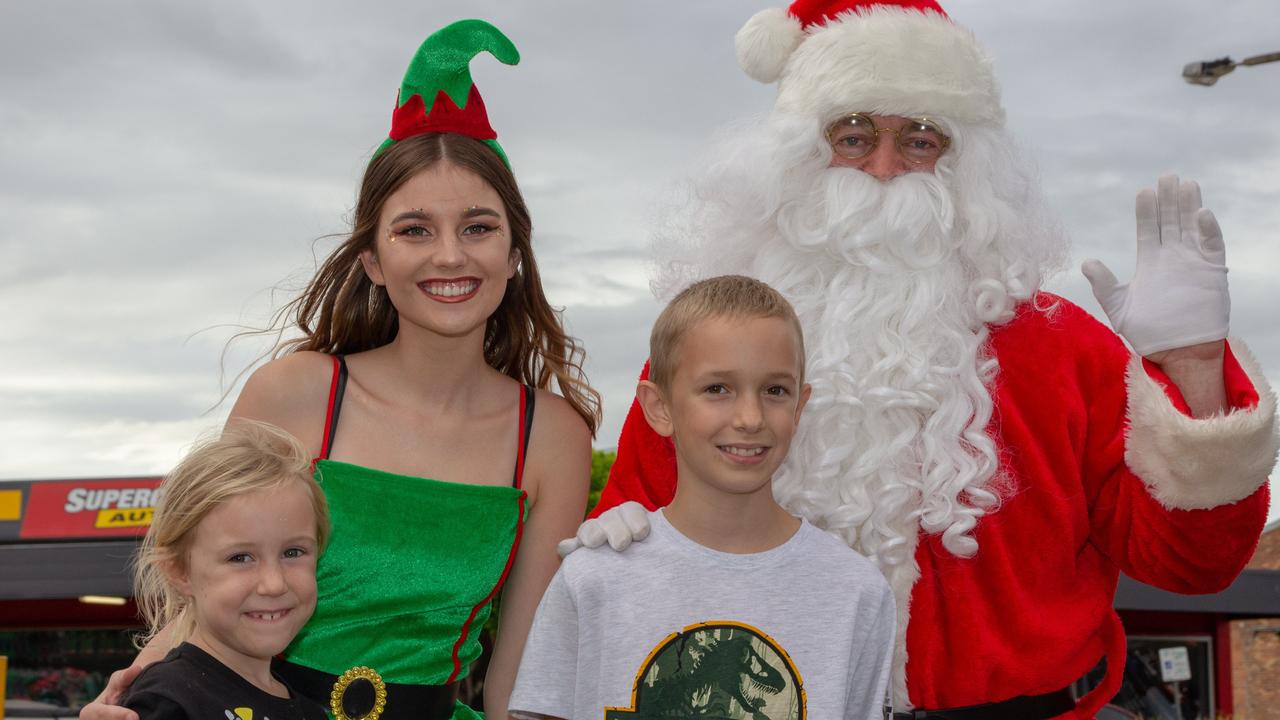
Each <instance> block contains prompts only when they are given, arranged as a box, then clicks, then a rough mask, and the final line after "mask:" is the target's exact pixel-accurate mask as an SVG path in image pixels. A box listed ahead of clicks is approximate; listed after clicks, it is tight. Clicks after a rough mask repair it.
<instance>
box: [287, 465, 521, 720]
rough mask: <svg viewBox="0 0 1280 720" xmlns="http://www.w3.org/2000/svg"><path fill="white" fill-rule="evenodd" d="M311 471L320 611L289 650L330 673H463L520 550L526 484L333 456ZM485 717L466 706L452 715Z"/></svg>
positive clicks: (413, 677)
mask: <svg viewBox="0 0 1280 720" xmlns="http://www.w3.org/2000/svg"><path fill="white" fill-rule="evenodd" d="M316 478H317V479H318V480H320V484H321V486H322V487H323V488H324V492H325V497H326V498H327V499H328V501H329V512H330V517H331V518H332V522H333V534H332V535H331V537H330V540H329V544H328V547H327V548H326V549H325V552H324V555H323V556H321V558H320V563H319V566H318V567H317V569H316V584H317V587H318V591H319V595H318V597H317V602H316V611H315V614H314V615H312V616H311V621H310V622H308V623H307V625H306V627H304V628H303V629H302V632H301V633H299V634H298V636H297V637H296V638H295V639H294V641H293V644H292V645H290V646H289V649H288V650H286V651H285V657H286V659H287V660H288V661H289V662H293V663H297V664H300V665H304V666H306V667H310V668H313V669H316V670H321V671H324V672H327V673H330V674H333V675H341V674H342V673H343V672H344V671H346V670H347V669H349V668H351V667H354V666H358V665H366V666H368V667H371V668H373V669H374V670H375V671H377V672H378V674H380V675H381V676H382V679H383V680H384V681H385V682H388V683H399V684H411V685H442V684H445V683H450V682H454V681H456V680H458V679H460V678H462V677H465V676H466V674H467V670H468V669H469V668H470V667H471V663H473V662H474V661H475V659H476V658H477V657H479V656H480V642H479V633H480V629H481V628H482V627H484V623H485V621H486V620H487V619H488V617H489V612H490V610H491V604H492V600H493V596H494V595H495V594H496V593H497V590H498V587H499V584H500V582H501V580H503V579H504V578H505V575H506V572H507V570H508V568H509V565H510V563H511V561H512V559H513V558H514V555H515V553H514V545H515V543H516V541H517V538H518V534H519V531H520V525H521V523H520V520H521V515H522V514H523V512H524V493H523V491H521V490H518V489H516V488H514V487H496V486H488V485H464V484H459V483H449V482H440V481H438V480H424V479H421V478H415V477H407V476H403V475H393V474H391V473H385V472H381V471H378V470H371V469H369V468H364V467H360V466H358V465H349V464H347V463H341V462H334V461H332V460H321V461H320V462H319V463H317V466H316ZM317 699H318V700H322V701H323V703H324V704H325V705H326V706H327V705H328V698H317ZM479 717H481V715H480V714H479V713H477V712H475V711H473V710H471V709H470V708H468V707H466V706H464V705H462V704H461V703H459V704H458V705H457V707H456V708H455V710H454V713H453V718H454V719H455V720H462V719H464V718H479Z"/></svg>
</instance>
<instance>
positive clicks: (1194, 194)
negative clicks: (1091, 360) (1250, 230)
mask: <svg viewBox="0 0 1280 720" xmlns="http://www.w3.org/2000/svg"><path fill="white" fill-rule="evenodd" d="M1156 188H1157V190H1156V191H1155V192H1152V191H1151V189H1150V188H1146V189H1143V190H1142V192H1140V193H1138V201H1137V215H1138V262H1137V266H1136V268H1135V269H1134V273H1133V279H1132V280H1130V281H1129V282H1128V283H1127V284H1124V285H1121V284H1120V283H1118V282H1117V281H1116V276H1115V275H1114V274H1112V272H1111V271H1110V270H1109V269H1107V266H1106V265H1103V264H1102V263H1101V262H1099V261H1098V260H1086V261H1085V263H1084V265H1083V266H1082V267H1081V268H1080V269H1081V270H1082V271H1083V272H1084V275H1085V277H1087V278H1089V284H1090V285H1092V286H1093V296H1094V297H1096V298H1097V299H1098V304H1099V305H1101V306H1102V310H1103V311H1104V312H1106V313H1107V317H1108V318H1110V319H1111V327H1113V328H1115V331H1116V332H1118V333H1120V334H1121V335H1123V336H1124V338H1125V339H1126V340H1128V341H1129V344H1130V345H1132V346H1133V349H1134V350H1135V351H1137V353H1138V354H1139V355H1151V354H1152V353H1157V352H1160V351H1162V350H1171V349H1173V348H1181V347H1188V346H1190V345H1196V344H1198V343H1204V342H1210V341H1212V340H1221V339H1223V338H1225V337H1226V336H1227V326H1228V320H1229V318H1230V316H1231V296H1230V294H1229V293H1228V292H1227V265H1226V259H1227V251H1226V246H1225V245H1223V243H1222V230H1221V229H1219V228H1218V221H1217V220H1216V219H1214V217H1213V213H1212V212H1210V211H1209V210H1208V209H1206V208H1202V207H1200V186H1199V185H1197V184H1196V183H1194V182H1192V181H1190V180H1188V181H1186V182H1183V183H1179V182H1178V176H1177V175H1165V176H1163V177H1161V178H1160V179H1159V181H1157V183H1156Z"/></svg>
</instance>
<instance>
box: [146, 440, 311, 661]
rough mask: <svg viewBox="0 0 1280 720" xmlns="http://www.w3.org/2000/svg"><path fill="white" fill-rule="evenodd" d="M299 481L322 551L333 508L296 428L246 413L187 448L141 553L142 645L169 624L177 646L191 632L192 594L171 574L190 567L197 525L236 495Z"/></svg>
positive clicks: (164, 485) (166, 481)
mask: <svg viewBox="0 0 1280 720" xmlns="http://www.w3.org/2000/svg"><path fill="white" fill-rule="evenodd" d="M295 482H296V483H302V485H303V487H305V488H306V489H307V492H308V494H309V495H310V496H311V506H312V508H313V509H314V511H315V519H316V542H317V551H320V550H323V549H324V545H325V542H326V541H327V540H328V537H329V508H328V505H327V503H326V502H325V499H324V493H323V492H322V491H321V490H320V486H319V485H317V484H316V481H315V479H314V478H313V477H312V468H311V459H310V455H309V453H308V452H307V449H306V448H305V447H304V446H303V445H302V443H300V442H298V440H297V439H295V438H294V437H293V436H292V435H290V434H288V433H286V432H285V431H283V430H281V429H280V428H278V427H276V426H274V425H269V424H267V423H262V422H257V421H254V420H243V419H241V420H236V421H235V422H234V423H232V424H231V425H230V426H228V427H227V428H226V430H224V431H223V432H222V433H221V434H220V435H217V436H213V437H210V438H207V439H205V440H202V441H200V442H198V443H197V444H196V446H195V447H194V448H192V449H191V452H189V453H187V456H186V457H185V458H183V459H182V462H180V463H178V466H177V467H175V468H174V469H173V471H172V472H170V473H169V474H168V475H167V476H166V477H165V479H164V482H162V483H161V485H160V490H161V493H160V501H159V502H158V503H157V505H156V511H155V516H154V517H153V518H152V520H151V527H150V528H149V529H148V530H147V535H146V537H145V538H143V540H142V547H141V548H139V550H138V554H137V556H136V557H135V559H134V566H133V587H134V593H133V596H134V599H135V600H136V602H137V603H138V611H139V612H140V613H141V615H142V618H143V620H145V621H146V624H147V630H146V632H145V633H144V634H143V635H141V636H140V637H139V638H138V645H139V647H141V646H142V645H144V644H146V643H147V642H148V641H150V640H151V639H152V638H154V637H155V636H156V634H157V633H159V632H160V630H161V629H162V628H164V627H165V626H168V625H171V626H172V633H173V634H172V636H171V644H172V645H177V644H178V643H180V642H182V641H183V640H186V639H187V638H188V637H190V636H191V632H192V630H193V629H194V619H193V616H192V613H191V612H190V611H189V599H188V598H186V597H184V596H183V595H182V594H181V593H179V592H178V589H177V588H176V587H175V586H174V584H173V580H172V579H171V573H172V572H173V571H175V570H182V571H185V569H186V564H187V561H188V557H189V552H190V550H191V542H192V539H193V538H194V536H195V530H196V527H197V526H198V525H199V524H200V522H201V521H202V520H204V518H205V516H207V515H208V514H209V513H210V512H212V511H213V510H214V509H215V508H216V507H218V506H219V505H220V504H222V503H225V502H227V501H228V500H231V499H232V498H236V497H239V496H241V495H247V494H249V493H255V492H264V491H266V492H269V491H272V490H275V489H277V488H280V487H284V486H286V485H288V484H290V483H295Z"/></svg>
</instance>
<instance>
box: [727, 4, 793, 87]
mask: <svg viewBox="0 0 1280 720" xmlns="http://www.w3.org/2000/svg"><path fill="white" fill-rule="evenodd" d="M803 40H804V28H803V27H801V26H800V21H799V20H798V19H796V18H795V16H793V15H791V13H789V12H787V11H786V9H785V8H777V7H774V8H768V9H767V10H761V11H760V12H758V13H756V14H755V15H752V16H751V19H750V20H748V21H747V24H746V25H743V26H742V29H741V30H739V31H738V34H737V36H735V37H734V39H733V46H734V49H735V50H736V51H737V53H738V65H740V66H741V67H742V69H743V70H744V71H745V72H746V73H747V75H748V76H750V77H751V78H752V79H753V80H759V81H760V82H762V83H771V82H773V81H775V80H777V79H778V77H779V76H780V75H782V68H783V67H785V66H786V64H787V60H788V59H790V57H791V53H793V52H795V50H796V48H798V47H800V43H801V41H803Z"/></svg>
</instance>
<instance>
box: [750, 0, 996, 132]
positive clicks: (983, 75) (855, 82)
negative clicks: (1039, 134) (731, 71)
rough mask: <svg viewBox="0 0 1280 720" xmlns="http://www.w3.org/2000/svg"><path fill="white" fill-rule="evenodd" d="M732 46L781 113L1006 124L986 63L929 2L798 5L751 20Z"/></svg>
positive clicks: (829, 0) (843, 0) (812, 0)
mask: <svg viewBox="0 0 1280 720" xmlns="http://www.w3.org/2000/svg"><path fill="white" fill-rule="evenodd" d="M734 44H735V49H736V51H737V56H738V64H739V65H740V66H741V67H742V69H743V70H744V71H745V72H746V73H747V75H749V76H750V77H752V78H753V79H755V80H758V81H760V82H763V83H772V82H774V81H777V82H778V100H777V104H776V109H777V110H778V111H779V112H786V113H791V114H803V115H807V116H813V115H817V116H818V117H820V118H821V119H822V120H823V121H826V120H828V119H833V118H835V117H838V116H840V115H843V114H845V113H848V112H870V113H876V114H881V115H907V116H917V115H937V116H943V117H946V118H948V119H951V120H955V121H959V122H966V123H978V124H984V125H997V126H999V125H1003V124H1004V109H1003V107H1002V106H1001V103H1000V90H999V85H998V83H997V82H996V80H995V74H994V72H993V69H992V64H991V61H990V59H989V57H988V56H987V54H986V52H985V51H984V50H983V49H982V46H981V45H979V44H978V42H977V40H976V39H975V38H974V37H973V34H972V33H971V32H969V31H968V30H966V29H964V28H962V27H960V26H958V25H956V24H955V23H953V22H952V21H951V19H950V18H949V17H948V16H947V14H946V12H945V11H944V10H943V9H942V8H941V6H939V5H938V3H937V2H935V0H796V2H793V3H792V4H791V6H790V7H789V8H787V9H786V10H783V9H782V8H769V9H767V10H763V11H761V12H759V13H757V14H756V15H754V16H753V17H752V18H751V19H750V20H748V21H747V23H746V24H745V25H744V26H743V28H742V29H741V30H740V31H738V34H737V37H736V38H735V43H734Z"/></svg>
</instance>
